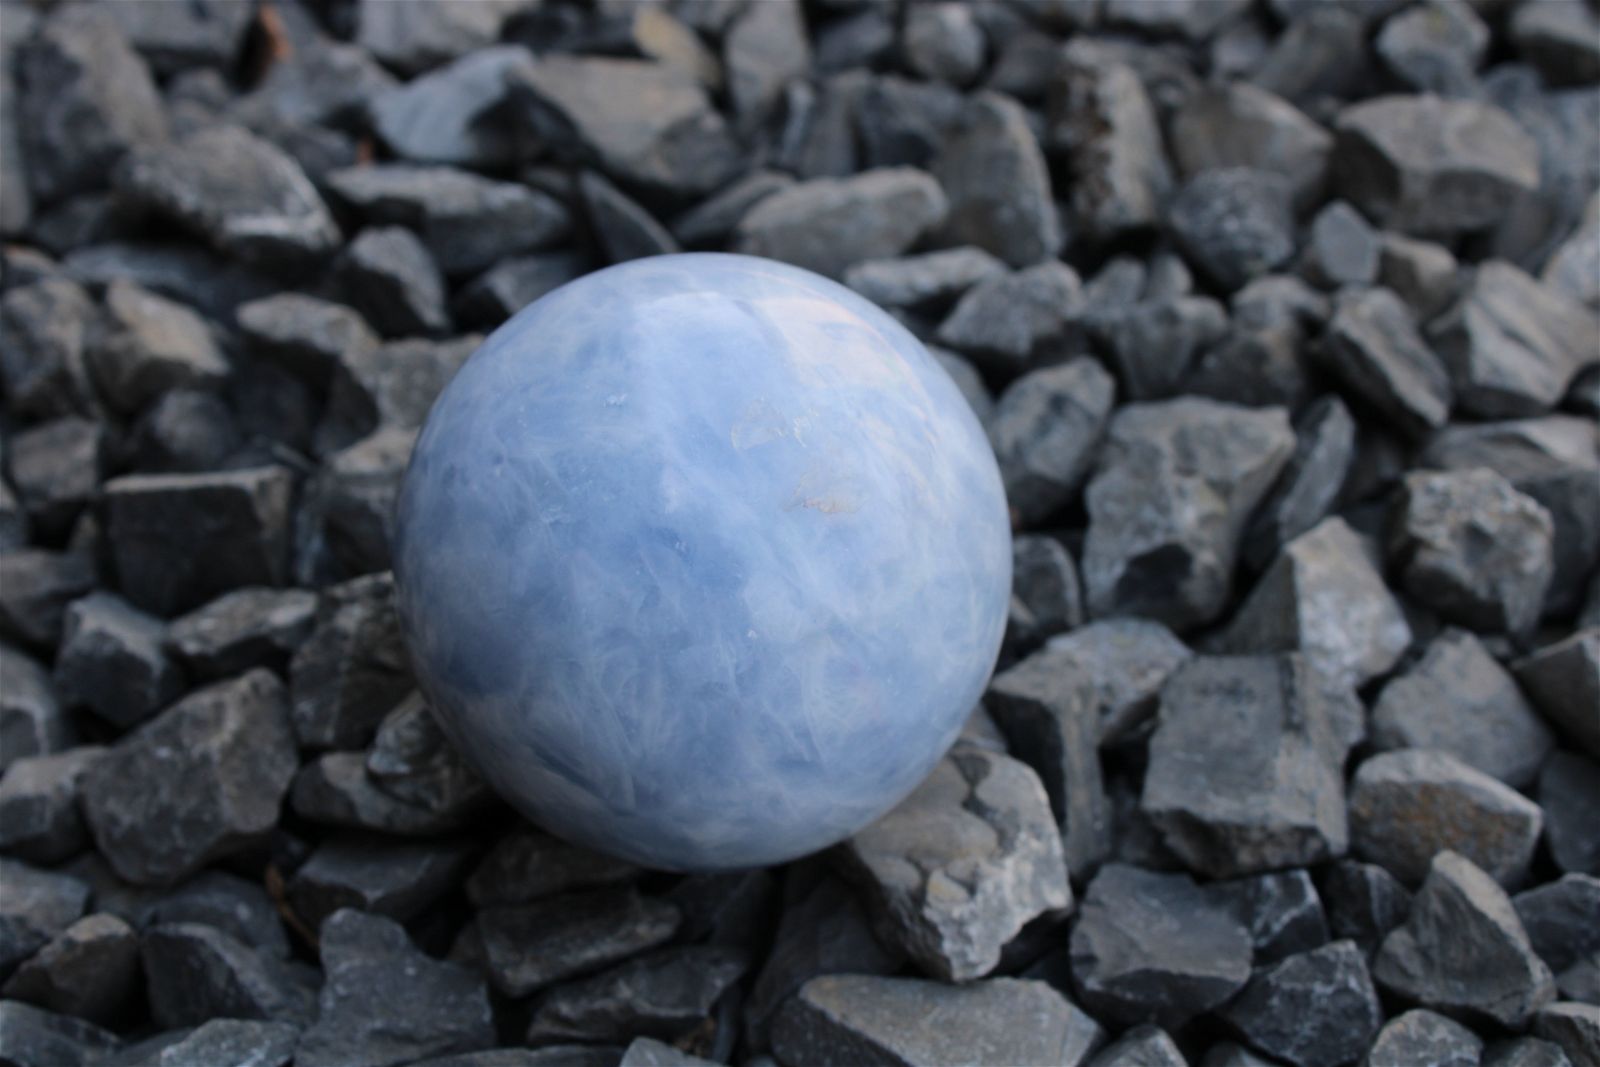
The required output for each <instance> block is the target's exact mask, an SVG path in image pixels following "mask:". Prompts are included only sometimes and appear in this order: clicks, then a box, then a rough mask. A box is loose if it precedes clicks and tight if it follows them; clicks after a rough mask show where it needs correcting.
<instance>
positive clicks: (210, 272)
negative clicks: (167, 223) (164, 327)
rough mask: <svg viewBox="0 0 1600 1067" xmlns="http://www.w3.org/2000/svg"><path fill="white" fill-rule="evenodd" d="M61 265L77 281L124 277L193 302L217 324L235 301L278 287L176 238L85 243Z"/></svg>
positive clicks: (230, 315)
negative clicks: (167, 241) (84, 245)
mask: <svg viewBox="0 0 1600 1067" xmlns="http://www.w3.org/2000/svg"><path fill="white" fill-rule="evenodd" d="M62 267H63V268H64V269H65V271H66V274H67V276H68V277H69V278H71V279H72V280H73V281H75V282H77V283H78V284H80V285H88V286H93V287H96V288H98V287H101V286H106V285H110V284H111V283H112V282H114V281H116V280H117V279H119V278H126V279H128V280H131V281H134V282H137V283H138V284H140V285H142V286H144V287H145V288H146V289H149V290H151V291H152V292H157V293H160V294H161V295H163V296H167V297H171V298H172V299H174V300H184V301H193V302H194V306H195V308H196V309H198V310H199V311H200V312H201V313H202V314H204V315H206V316H208V317H210V318H212V319H214V320H216V321H218V322H227V321H231V320H232V318H233V313H234V310H235V309H236V308H237V307H238V306H239V305H240V304H242V303H245V302H246V301H250V300H255V299H257V298H258V297H263V296H266V295H268V294H269V293H272V292H275V291H276V290H277V289H278V286H277V285H275V284H274V283H273V282H271V281H269V280H268V279H267V278H266V277H264V276H263V275H262V274H260V273H258V272H257V271H255V270H252V269H250V268H248V267H245V266H241V265H240V264H239V263H237V262H236V261H234V260H230V259H224V258H222V257H221V256H218V255H216V254H214V253H212V252H210V251H208V250H206V249H205V248H202V247H201V246H199V245H195V244H186V243H178V242H172V243H155V242H148V241H107V242H105V243H102V244H94V245H88V246H86V247H83V248H78V249H75V250H74V251H72V252H71V253H69V254H68V255H67V256H66V258H65V259H63V260H62Z"/></svg>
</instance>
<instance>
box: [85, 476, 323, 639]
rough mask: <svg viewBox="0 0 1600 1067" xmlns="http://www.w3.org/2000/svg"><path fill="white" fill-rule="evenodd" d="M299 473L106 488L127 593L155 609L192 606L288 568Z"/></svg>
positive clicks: (139, 480)
mask: <svg viewBox="0 0 1600 1067" xmlns="http://www.w3.org/2000/svg"><path fill="white" fill-rule="evenodd" d="M291 485H292V478H291V476H290V474H289V472H288V470H286V469H285V468H283V467H256V468H252V469H247V470H232V471H224V472H218V473H200V474H130V475H125V476H123V477H121V478H114V479H112V480H111V481H109V482H107V483H106V485H105V497H106V513H107V518H108V523H107V532H108V540H109V541H110V544H111V555H112V559H113V560H114V561H115V563H116V567H117V573H118V576H119V577H120V579H121V586H122V592H123V594H124V595H125V596H127V598H128V599H129V600H131V601H132V602H133V603H134V604H136V605H138V606H139V607H141V608H144V609H145V610H147V611H152V612H155V613H156V614H159V615H172V614H176V613H178V612H183V611H187V610H189V609H190V608H194V607H197V606H199V605H200V604H203V603H205V602H206V601H208V600H210V599H212V598H213V597H216V596H217V595H218V594H221V593H225V592H228V591H229V590H231V589H236V588H238V587H240V586H247V585H277V584H278V583H279V582H281V581H282V580H283V578H284V575H285V572H286V570H287V566H286V564H287V559H286V556H287V548H288V542H289V528H288V527H289V496H290V489H291Z"/></svg>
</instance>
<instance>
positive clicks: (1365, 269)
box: [1300, 200, 1383, 289]
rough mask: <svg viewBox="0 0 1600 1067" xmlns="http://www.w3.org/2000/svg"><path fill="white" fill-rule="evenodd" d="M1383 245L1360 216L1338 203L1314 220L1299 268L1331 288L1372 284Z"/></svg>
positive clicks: (1327, 208)
mask: <svg viewBox="0 0 1600 1067" xmlns="http://www.w3.org/2000/svg"><path fill="white" fill-rule="evenodd" d="M1382 254H1383V242H1382V239H1381V238H1380V237H1379V235H1378V233H1377V231H1376V230H1374V229H1373V228H1372V227H1371V226H1370V225H1368V224H1367V220H1366V219H1364V218H1362V217H1361V213H1360V212H1358V211H1357V210H1356V209H1355V208H1353V207H1351V206H1350V205H1349V204H1347V203H1345V202H1344V201H1343V200H1335V201H1334V202H1333V203H1331V204H1329V205H1328V206H1327V207H1325V208H1323V209H1322V210H1321V211H1319V212H1317V217H1316V218H1315V219H1313V220H1312V221H1311V231H1310V233H1309V234H1307V239H1306V244H1305V247H1304V248H1303V249H1302V250H1301V255H1300V266H1301V270H1302V271H1304V273H1305V274H1306V276H1307V277H1309V278H1310V279H1311V280H1312V281H1314V282H1316V283H1317V284H1318V285H1321V286H1323V287H1324V288H1328V289H1337V288H1339V287H1340V286H1344V285H1372V284H1374V283H1375V282H1376V281H1377V280H1378V267H1379V263H1380V261H1381V257H1382Z"/></svg>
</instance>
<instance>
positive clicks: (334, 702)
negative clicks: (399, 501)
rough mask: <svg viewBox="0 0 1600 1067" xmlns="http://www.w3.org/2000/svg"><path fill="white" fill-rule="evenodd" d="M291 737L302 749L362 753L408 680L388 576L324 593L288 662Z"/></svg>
mask: <svg viewBox="0 0 1600 1067" xmlns="http://www.w3.org/2000/svg"><path fill="white" fill-rule="evenodd" d="M289 678H290V692H291V710H292V716H293V721H294V729H295V736H296V737H297V738H298V739H299V741H300V744H302V745H304V746H306V747H308V748H337V749H350V748H360V747H361V746H363V745H365V744H366V743H367V742H368V741H369V740H370V739H371V738H372V734H373V731H375V730H376V729H377V727H378V723H379V722H380V721H382V719H383V716H384V715H385V714H386V713H387V712H388V711H389V710H390V709H391V708H393V707H394V706H395V704H396V703H397V702H398V701H399V700H400V699H401V698H403V697H404V696H406V694H408V693H409V692H411V690H412V688H413V684H414V683H413V682H412V679H411V671H410V667H409V665H408V664H407V662H406V658H405V648H404V645H403V644H402V643H401V639H400V622H399V618H398V616H397V615H396V614H395V606H394V578H393V576H391V575H390V574H388V573H387V572H385V573H382V574H370V575H366V576H365V577H361V578H354V579H352V580H350V581H348V582H344V583H342V584H340V585H337V586H333V587H331V588H329V589H327V590H326V591H325V592H324V594H323V597H322V602H321V605H320V607H319V609H318V613H317V621H316V625H315V627H314V628H313V629H312V631H311V634H310V636H309V637H307V638H306V639H305V640H304V641H303V642H301V644H300V647H299V650H298V651H297V652H296V653H295V655H294V658H293V660H291V662H290V665H289Z"/></svg>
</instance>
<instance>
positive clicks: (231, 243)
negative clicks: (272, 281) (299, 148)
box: [114, 125, 340, 270]
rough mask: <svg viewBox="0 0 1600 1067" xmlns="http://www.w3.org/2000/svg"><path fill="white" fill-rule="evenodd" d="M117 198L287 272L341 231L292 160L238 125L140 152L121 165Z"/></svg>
mask: <svg viewBox="0 0 1600 1067" xmlns="http://www.w3.org/2000/svg"><path fill="white" fill-rule="evenodd" d="M114 181H115V184H116V189H117V194H118V196H119V197H121V198H122V199H124V200H125V201H127V202H128V203H130V204H132V205H134V206H136V207H139V208H143V209H146V210H149V211H152V212H155V213H157V214H159V215H162V216H163V217H165V218H167V219H169V220H171V221H172V222H173V223H176V224H177V225H180V226H183V227H184V228H186V229H189V230H192V231H194V232H195V233H196V234H198V235H199V236H200V237H203V238H204V239H205V240H207V241H209V242H210V243H211V244H212V245H213V246H214V247H215V248H216V249H217V250H218V251H219V252H222V253H223V254H224V255H228V256H233V257H236V258H238V259H240V260H243V261H245V262H247V263H251V264H255V265H259V266H263V267H270V268H273V269H276V270H292V269H293V268H294V267H295V266H296V265H299V264H304V263H306V262H308V261H315V260H318V259H320V258H321V257H323V256H325V255H326V254H328V253H329V252H331V251H333V249H334V248H336V247H337V246H338V243H339V236H340V235H339V228H338V226H337V225H336V224H335V223H334V221H333V216H332V215H331V214H330V213H329V211H328V206H327V205H326V204H324V203H323V202H322V197H321V196H319V195H318V193H317V190H316V187H315V186H314V185H312V184H311V181H310V179H308V178H307V177H306V175H305V172H304V171H303V170H301V169H300V166H299V164H298V163H296V162H295V161H294V160H293V159H291V158H290V157H289V156H288V155H286V154H285V153H284V152H283V151H282V150H281V149H279V148H278V147H277V146H275V145H273V144H272V143H271V142H269V141H265V140H262V139H261V138H259V137H256V136H255V135H254V134H252V133H250V132H248V131H246V130H244V129H241V128H239V127H237V126H225V125H218V126H211V127H208V128H205V129H202V130H199V131H198V132H196V133H193V134H190V135H189V136H188V137H186V138H184V139H183V140H182V141H180V142H179V143H178V144H176V145H174V146H171V147H166V146H161V147H142V148H138V149H136V150H135V151H133V152H132V153H131V154H130V155H129V156H128V157H127V158H126V159H125V160H124V161H123V162H122V163H121V164H119V166H118V168H117V171H116V174H115V177H114Z"/></svg>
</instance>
